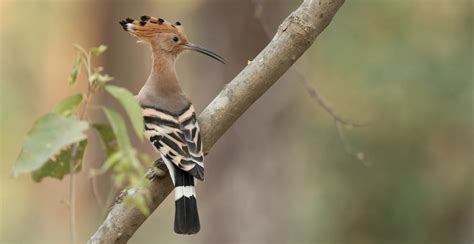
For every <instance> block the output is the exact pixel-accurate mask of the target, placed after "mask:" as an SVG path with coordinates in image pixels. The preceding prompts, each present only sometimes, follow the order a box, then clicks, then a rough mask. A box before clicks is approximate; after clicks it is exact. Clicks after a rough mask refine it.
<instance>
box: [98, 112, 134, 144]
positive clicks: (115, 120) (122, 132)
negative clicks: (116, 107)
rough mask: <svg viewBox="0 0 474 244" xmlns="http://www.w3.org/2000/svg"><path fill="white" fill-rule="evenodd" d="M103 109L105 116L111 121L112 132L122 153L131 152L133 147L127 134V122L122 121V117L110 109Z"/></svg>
mask: <svg viewBox="0 0 474 244" xmlns="http://www.w3.org/2000/svg"><path fill="white" fill-rule="evenodd" d="M103 109H104V112H105V116H107V119H108V120H109V122H110V125H111V126H112V130H113V132H114V134H115V137H116V138H117V143H118V146H119V149H120V150H122V151H130V150H131V147H132V146H131V145H130V139H129V137H128V134H127V127H126V126H125V121H124V120H123V119H122V116H120V114H118V113H117V112H115V111H113V110H110V109H108V108H105V107H104V108H103Z"/></svg>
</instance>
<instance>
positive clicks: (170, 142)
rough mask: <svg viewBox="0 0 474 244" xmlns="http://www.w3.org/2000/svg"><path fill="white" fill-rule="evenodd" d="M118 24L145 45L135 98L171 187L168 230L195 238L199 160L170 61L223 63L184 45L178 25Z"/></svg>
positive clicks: (195, 128) (196, 137)
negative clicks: (143, 72) (190, 55)
mask: <svg viewBox="0 0 474 244" xmlns="http://www.w3.org/2000/svg"><path fill="white" fill-rule="evenodd" d="M120 25H122V27H123V29H124V30H125V31H127V32H128V33H130V34H131V35H132V36H135V37H137V38H138V39H139V41H140V42H145V43H148V44H149V45H150V46H151V50H152V62H153V66H152V70H151V73H150V76H149V77H148V79H147V81H146V82H145V85H144V86H143V87H142V89H141V90H140V92H139V93H138V95H137V99H138V101H139V103H140V105H141V106H142V108H143V116H144V123H145V137H146V138H148V140H149V141H150V142H151V143H152V144H153V146H154V148H155V149H156V150H157V151H158V152H159V154H160V156H161V159H162V160H163V161H164V163H165V165H166V167H167V168H168V171H169V173H170V176H171V179H172V181H173V184H174V187H175V221H174V231H175V232H176V233H178V234H195V233H197V232H199V229H200V223H199V215H198V210H197V203H196V191H195V189H194V178H197V179H199V180H201V181H202V180H204V161H203V156H204V155H203V151H202V150H203V149H202V142H201V135H200V130H199V124H198V121H197V119H196V113H195V111H194V107H193V105H192V104H191V102H190V101H189V100H188V99H187V98H186V96H185V95H184V93H183V91H182V90H181V87H180V85H179V83H178V79H177V77H176V70H175V62H176V59H177V57H178V56H179V54H181V53H182V52H183V51H184V50H193V51H197V52H200V53H203V54H205V55H207V56H209V57H212V58H214V59H216V60H218V61H220V62H222V63H224V59H223V58H222V57H220V56H219V55H217V54H215V53H213V52H211V51H209V50H207V49H204V48H202V47H199V46H197V45H195V44H192V43H190V42H189V41H188V38H187V37H186V34H185V33H184V29H183V27H182V25H181V23H180V22H176V23H174V24H172V23H170V22H168V21H166V20H164V19H161V18H153V17H150V16H142V17H141V18H140V19H139V20H134V19H131V18H126V19H125V20H122V21H120Z"/></svg>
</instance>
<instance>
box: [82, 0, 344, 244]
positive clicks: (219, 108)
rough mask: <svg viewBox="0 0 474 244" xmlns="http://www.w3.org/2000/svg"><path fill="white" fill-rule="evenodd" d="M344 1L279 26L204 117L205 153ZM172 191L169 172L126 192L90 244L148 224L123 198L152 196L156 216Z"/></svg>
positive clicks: (324, 0) (118, 239)
mask: <svg viewBox="0 0 474 244" xmlns="http://www.w3.org/2000/svg"><path fill="white" fill-rule="evenodd" d="M343 3H344V0H321V1H314V0H305V1H304V2H303V3H302V4H301V6H300V7H299V8H298V9H297V10H295V11H294V12H293V13H291V14H290V15H289V17H288V18H287V19H286V20H285V21H283V23H282V24H281V25H280V27H279V29H278V31H277V33H276V35H275V37H274V38H273V39H272V41H271V42H270V43H269V44H268V45H267V47H265V49H263V50H262V52H261V53H260V54H259V55H258V56H257V57H256V58H255V59H254V60H253V61H252V62H250V63H249V65H248V66H247V67H245V68H244V69H243V70H242V71H241V72H240V74H239V75H237V76H236V77H235V78H234V79H233V80H232V81H231V82H230V83H229V84H228V85H227V86H226V87H225V88H224V89H223V90H222V91H221V92H220V93H219V95H218V96H217V97H216V98H215V99H214V100H213V101H212V102H211V103H210V104H209V105H208V106H207V108H206V109H205V110H204V111H203V112H202V113H201V115H200V116H199V121H200V125H201V131H202V134H203V144H204V150H205V152H208V151H209V150H210V149H211V147H212V146H213V145H214V144H215V143H216V142H217V140H218V139H219V138H220V137H221V136H222V135H223V134H224V133H225V131H226V130H227V129H228V128H229V127H230V126H231V125H232V124H233V123H234V122H235V121H236V120H237V119H238V118H239V117H240V116H241V115H242V114H243V113H244V112H245V111H246V110H247V109H248V108H249V107H250V106H251V105H252V104H253V103H254V102H255V101H256V100H257V99H258V98H259V97H260V96H262V95H263V94H264V93H265V91H267V90H268V89H269V88H270V87H271V86H272V85H273V84H274V83H275V82H276V81H277V80H278V79H279V78H280V77H281V76H282V75H283V74H284V73H285V72H286V71H287V70H288V69H289V68H290V66H291V65H292V64H293V63H294V62H295V61H296V60H297V59H298V58H299V57H300V56H301V55H302V54H303V53H304V52H305V51H306V50H307V49H308V48H309V47H310V46H311V44H312V43H313V42H314V40H315V39H316V37H317V36H318V35H319V34H320V33H321V32H322V31H323V30H324V29H325V27H326V26H327V25H328V24H329V23H330V21H331V20H332V18H333V16H334V15H335V14H336V12H337V10H338V9H339V8H340V7H341V6H342V4H343ZM171 191H172V183H171V180H170V178H169V174H166V176H165V177H161V178H158V179H156V180H153V181H152V184H151V186H150V187H149V188H148V189H129V190H124V191H122V194H121V196H120V197H119V198H118V199H117V201H116V203H115V205H114V206H113V207H112V209H111V210H110V212H109V214H108V215H107V217H106V219H105V221H104V222H103V224H102V225H101V226H100V227H99V229H98V230H97V232H96V233H95V234H94V235H93V236H92V237H91V239H90V240H89V243H126V242H127V241H128V240H129V239H130V237H131V236H132V235H133V234H134V233H135V231H136V230H137V229H138V228H139V227H140V225H141V224H142V223H143V222H144V221H145V220H146V218H147V216H145V215H143V214H142V213H141V212H140V210H138V209H136V208H135V207H133V206H129V205H128V206H127V205H125V204H124V203H123V202H122V201H121V200H120V199H121V198H122V197H123V195H129V196H133V195H134V194H141V193H142V192H150V194H151V199H152V201H151V203H150V204H149V208H150V210H151V212H153V211H154V210H155V209H156V208H157V207H158V206H159V205H160V204H161V202H162V201H163V200H164V199H165V198H166V197H167V196H168V194H169V193H170V192H171Z"/></svg>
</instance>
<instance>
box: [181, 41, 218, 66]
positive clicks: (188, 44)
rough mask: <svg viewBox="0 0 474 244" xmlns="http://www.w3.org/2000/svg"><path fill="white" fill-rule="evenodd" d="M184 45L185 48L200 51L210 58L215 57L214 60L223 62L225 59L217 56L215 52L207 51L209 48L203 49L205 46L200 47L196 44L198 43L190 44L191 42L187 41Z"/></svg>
mask: <svg viewBox="0 0 474 244" xmlns="http://www.w3.org/2000/svg"><path fill="white" fill-rule="evenodd" d="M184 47H185V49H189V50H193V51H196V52H200V53H202V54H204V55H207V56H209V57H211V58H213V59H215V60H217V61H219V62H221V63H223V64H225V59H224V58H223V57H221V56H219V55H218V54H217V53H215V52H212V51H209V50H207V49H205V48H203V47H200V46H198V45H196V44H192V43H190V42H188V43H187V44H184Z"/></svg>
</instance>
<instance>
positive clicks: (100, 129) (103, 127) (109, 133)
mask: <svg viewBox="0 0 474 244" xmlns="http://www.w3.org/2000/svg"><path fill="white" fill-rule="evenodd" d="M92 126H93V127H94V129H95V130H96V131H97V133H98V134H99V138H100V144H101V146H102V150H104V152H105V154H106V156H107V157H110V155H112V154H113V153H115V152H117V151H118V145H117V137H115V134H114V131H113V129H112V127H110V126H109V125H107V124H93V125H92Z"/></svg>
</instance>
